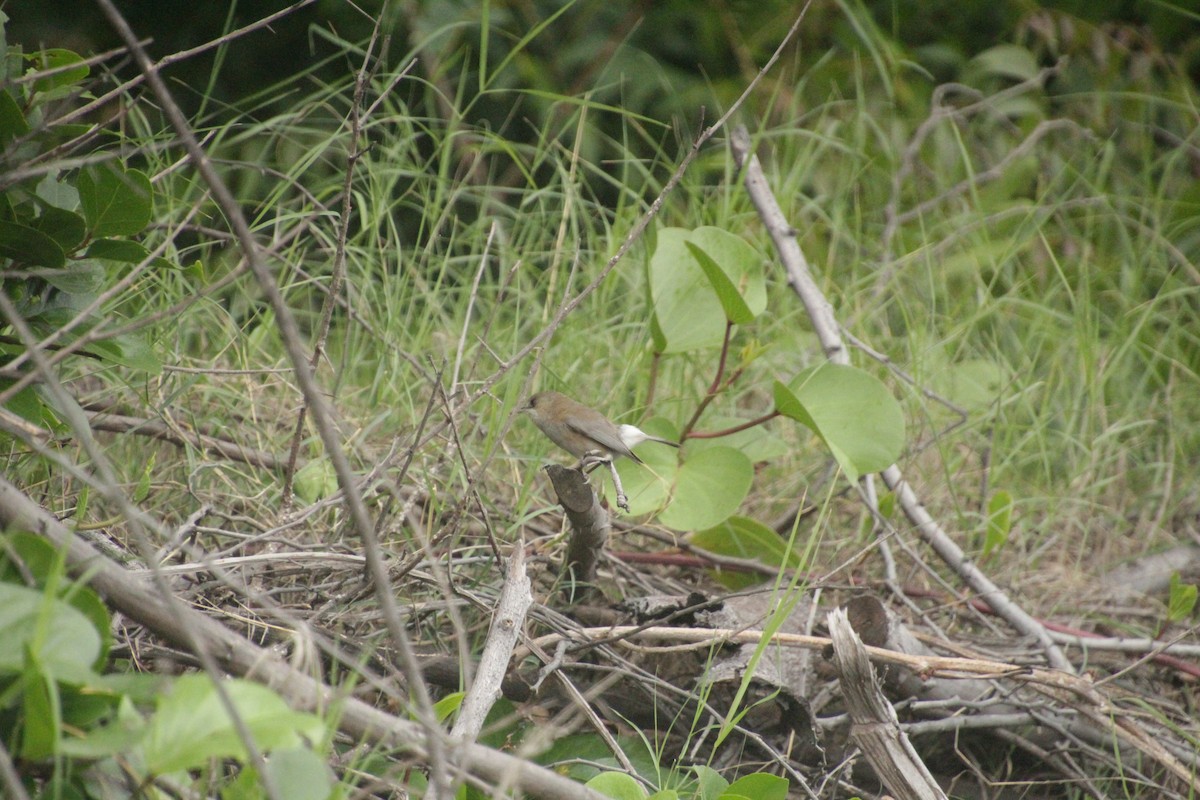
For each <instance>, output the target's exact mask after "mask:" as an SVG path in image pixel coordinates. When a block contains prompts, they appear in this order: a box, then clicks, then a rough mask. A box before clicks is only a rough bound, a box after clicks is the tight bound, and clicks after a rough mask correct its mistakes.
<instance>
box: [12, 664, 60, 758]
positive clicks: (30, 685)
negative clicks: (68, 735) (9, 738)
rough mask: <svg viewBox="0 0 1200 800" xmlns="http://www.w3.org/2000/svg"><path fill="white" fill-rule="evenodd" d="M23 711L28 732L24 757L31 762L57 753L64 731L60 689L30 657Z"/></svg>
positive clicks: (23, 743)
mask: <svg viewBox="0 0 1200 800" xmlns="http://www.w3.org/2000/svg"><path fill="white" fill-rule="evenodd" d="M22 689H23V691H22V692H21V711H22V716H23V719H22V722H24V729H23V731H22V736H21V749H20V751H19V752H20V754H21V757H22V758H25V759H27V760H30V761H37V760H39V759H43V758H47V757H49V756H51V755H53V754H54V751H55V749H56V744H57V742H58V737H59V733H60V731H61V729H62V719H61V718H60V716H59V714H58V703H57V702H56V697H55V695H56V694H57V687H56V686H55V685H54V683H53V681H52V680H51V679H50V678H49V677H48V676H47V675H46V673H45V670H43V669H42V668H41V665H39V664H38V663H37V659H35V658H33V657H30V658H29V660H28V664H27V665H26V668H25V674H24V676H23V679H22Z"/></svg>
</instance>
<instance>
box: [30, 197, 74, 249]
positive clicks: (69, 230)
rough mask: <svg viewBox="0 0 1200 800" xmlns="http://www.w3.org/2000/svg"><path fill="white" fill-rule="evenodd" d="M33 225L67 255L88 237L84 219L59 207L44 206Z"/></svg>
mask: <svg viewBox="0 0 1200 800" xmlns="http://www.w3.org/2000/svg"><path fill="white" fill-rule="evenodd" d="M32 223H33V225H32V227H33V228H35V229H37V230H39V231H41V232H42V233H44V234H46V235H47V236H49V237H50V238H51V239H53V240H54V241H55V242H56V243H57V244H58V246H59V247H61V248H62V250H63V252H65V253H69V252H71V251H72V250H74V249H75V248H76V247H78V246H79V245H80V243H82V242H83V239H84V237H85V236H87V223H86V222H84V219H83V217H81V216H79V215H78V214H76V213H74V212H73V211H67V210H65V209H61V208H58V207H57V206H51V205H48V206H44V207H43V208H42V213H41V214H39V215H38V216H37V217H35V218H34V219H33V220H32Z"/></svg>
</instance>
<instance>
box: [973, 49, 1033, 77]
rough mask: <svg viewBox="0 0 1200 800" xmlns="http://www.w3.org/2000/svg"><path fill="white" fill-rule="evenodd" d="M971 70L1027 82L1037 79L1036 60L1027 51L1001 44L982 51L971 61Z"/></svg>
mask: <svg viewBox="0 0 1200 800" xmlns="http://www.w3.org/2000/svg"><path fill="white" fill-rule="evenodd" d="M970 67H971V69H972V70H977V71H979V72H981V73H983V74H985V75H996V76H999V77H1003V78H1014V79H1016V80H1018V81H1027V80H1030V79H1032V78H1035V77H1037V74H1038V65H1037V58H1036V57H1035V56H1034V54H1033V53H1032V52H1030V51H1029V49H1027V48H1025V47H1021V46H1020V45H1015V44H1001V45H996V46H995V47H993V48H991V49H989V50H984V51H983V52H982V53H980V54H979V55H977V56H975V58H974V59H972V60H971V65H970Z"/></svg>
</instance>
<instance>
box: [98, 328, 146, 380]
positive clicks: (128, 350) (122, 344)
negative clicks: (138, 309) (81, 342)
mask: <svg viewBox="0 0 1200 800" xmlns="http://www.w3.org/2000/svg"><path fill="white" fill-rule="evenodd" d="M88 347H89V349H90V350H92V352H94V353H95V354H96V355H98V356H100V357H101V358H103V359H104V360H105V361H110V362H112V363H113V364H120V365H121V366H123V367H129V368H131V369H138V370H142V371H143V372H149V373H151V374H153V375H157V374H158V373H159V372H161V371H162V364H161V363H160V362H159V360H158V358H156V357H155V355H154V350H153V349H151V347H150V345H149V343H147V342H146V340H145V339H143V338H142V337H140V336H138V335H136V334H132V333H130V334H125V335H123V336H114V337H112V338H111V339H97V340H96V341H94V342H92V343H91V344H89V345H88Z"/></svg>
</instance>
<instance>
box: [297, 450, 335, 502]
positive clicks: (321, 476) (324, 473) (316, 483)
mask: <svg viewBox="0 0 1200 800" xmlns="http://www.w3.org/2000/svg"><path fill="white" fill-rule="evenodd" d="M293 485H294V488H295V490H296V496H297V497H299V498H300V499H301V500H303V501H304V502H306V503H315V502H316V501H318V500H320V499H321V498H322V497H329V496H331V495H332V494H333V493H334V492H336V491H337V490H338V482H337V473H336V472H334V471H333V464H331V463H330V462H329V459H327V458H314V459H313V460H312V461H309V462H308V463H307V464H305V465H304V466H303V467H301V468H300V469H298V470H296V478H295V481H294V484H293Z"/></svg>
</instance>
